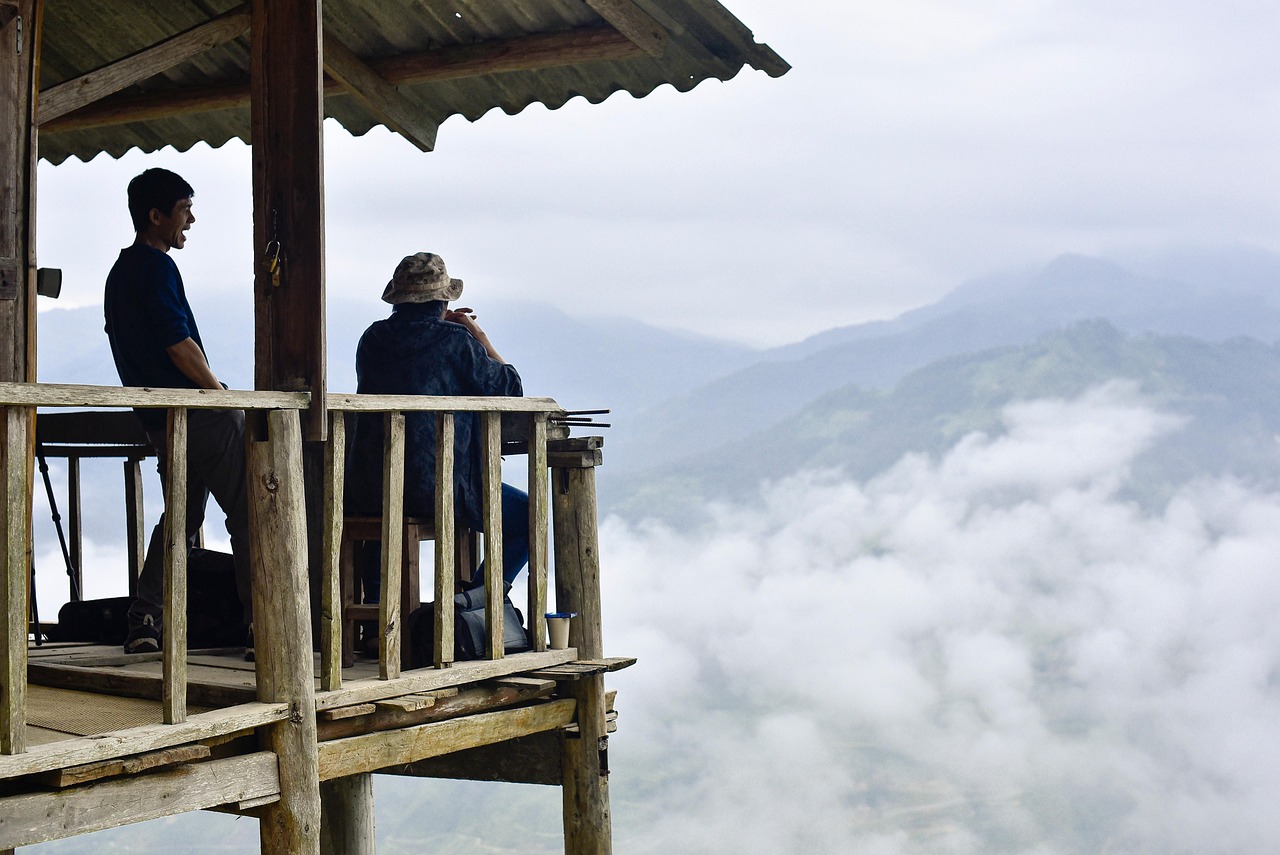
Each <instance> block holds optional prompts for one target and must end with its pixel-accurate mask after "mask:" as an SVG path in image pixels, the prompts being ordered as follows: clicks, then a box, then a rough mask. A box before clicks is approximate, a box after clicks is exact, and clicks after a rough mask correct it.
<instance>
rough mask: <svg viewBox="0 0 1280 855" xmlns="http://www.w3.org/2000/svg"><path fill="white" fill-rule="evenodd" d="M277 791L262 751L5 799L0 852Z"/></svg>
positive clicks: (272, 762) (0, 806) (270, 762)
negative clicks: (1, 849)
mask: <svg viewBox="0 0 1280 855" xmlns="http://www.w3.org/2000/svg"><path fill="white" fill-rule="evenodd" d="M278 790H279V777H278V774H277V772H276V758H275V756H274V755H272V754H271V753H269V752H265V751H263V752H258V753H255V754H248V755H244V756H242V757H233V758H230V759H227V760H211V761H208V762H204V763H192V764H188V765H184V766H180V767H178V768H176V769H172V770H169V771H163V772H154V773H151V774H148V775H144V776H137V777H130V778H125V779H122V780H118V781H105V782H102V783H98V784H91V785H88V786H83V787H72V788H71V789H67V790H61V791H57V792H51V793H28V794H24V795H19V796H9V797H8V798H0V848H3V847H17V846H29V845H32V844H35V843H43V842H45V841H48V840H58V839H60V838H63V837H72V836H74V835H77V834H87V833H89V832H92V831H101V830H102V829H105V828H114V827H116V826H120V825H125V824H128V823H133V822H142V821H143V820H148V819H158V818H159V817H162V816H172V815H174V814H178V813H185V812H186V811H191V810H200V809H201V808H208V807H213V806H214V805H222V804H227V803H231V802H240V801H245V800H249V799H256V798H262V797H265V796H269V795H271V794H272V793H275V792H276V791H278Z"/></svg>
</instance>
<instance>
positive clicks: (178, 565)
mask: <svg viewBox="0 0 1280 855" xmlns="http://www.w3.org/2000/svg"><path fill="white" fill-rule="evenodd" d="M168 430H169V439H168V442H169V453H168V454H167V455H166V456H165V496H164V509H165V514H164V620H163V625H164V633H163V635H162V637H161V643H162V646H163V650H164V721H165V724H177V723H179V722H182V721H185V720H186V718H187V550H188V549H189V544H188V542H187V411H186V410H184V409H180V408H174V409H171V410H169V427H168Z"/></svg>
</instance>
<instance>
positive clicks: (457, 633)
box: [409, 585, 529, 668]
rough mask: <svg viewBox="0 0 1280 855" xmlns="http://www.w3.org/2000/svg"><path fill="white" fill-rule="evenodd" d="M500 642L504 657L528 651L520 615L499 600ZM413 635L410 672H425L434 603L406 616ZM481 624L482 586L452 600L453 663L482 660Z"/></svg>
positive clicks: (430, 657) (431, 653) (431, 648)
mask: <svg viewBox="0 0 1280 855" xmlns="http://www.w3.org/2000/svg"><path fill="white" fill-rule="evenodd" d="M502 602H503V607H502V608H503V611H502V641H503V651H504V652H506V653H520V652H522V651H525V650H528V649H529V635H528V633H526V632H525V629H524V615H522V614H521V613H520V610H519V609H517V608H516V607H515V605H514V604H513V603H512V602H511V600H509V599H507V598H505V597H504V598H503V601H502ZM409 627H410V631H411V632H412V633H413V661H412V662H411V663H410V665H409V667H411V668H425V667H427V666H429V665H432V664H434V662H435V643H436V642H435V638H436V633H435V627H436V608H435V603H424V604H423V605H421V606H419V607H418V608H416V609H414V610H413V613H412V614H411V615H409ZM486 638H487V633H486V632H485V620H484V586H483V585H481V586H480V587H478V588H472V589H471V590H469V591H462V592H461V593H459V594H458V595H457V596H455V597H454V598H453V659H454V661H455V662H465V661H468V660H471V659H483V658H484V656H485V653H486Z"/></svg>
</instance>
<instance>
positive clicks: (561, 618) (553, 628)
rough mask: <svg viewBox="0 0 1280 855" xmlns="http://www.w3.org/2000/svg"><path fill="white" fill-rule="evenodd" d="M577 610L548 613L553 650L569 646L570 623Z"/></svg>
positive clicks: (548, 629) (548, 631)
mask: <svg viewBox="0 0 1280 855" xmlns="http://www.w3.org/2000/svg"><path fill="white" fill-rule="evenodd" d="M577 614H578V613H577V612H550V613H548V614H547V635H548V636H550V639H551V643H550V645H549V646H550V648H551V649H552V650H564V649H566V648H567V647H568V646H569V623H570V621H571V620H572V619H573V618H574V617H576V616H577Z"/></svg>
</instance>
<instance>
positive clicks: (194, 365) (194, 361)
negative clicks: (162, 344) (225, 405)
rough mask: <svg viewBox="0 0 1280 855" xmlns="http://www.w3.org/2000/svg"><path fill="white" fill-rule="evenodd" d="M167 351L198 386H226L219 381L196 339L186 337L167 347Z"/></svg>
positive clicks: (179, 367) (180, 369)
mask: <svg viewBox="0 0 1280 855" xmlns="http://www.w3.org/2000/svg"><path fill="white" fill-rule="evenodd" d="M165 351H166V352H167V353H168V354H169V359H171V360H172V361H173V364H174V365H175V366H176V367H177V369H178V370H179V371H181V372H182V373H183V374H184V375H186V377H187V379H188V380H190V381H191V382H192V383H195V384H196V386H197V388H200V389H225V388H226V387H225V386H223V385H222V384H221V383H220V382H218V377H217V375H215V374H214V373H213V369H212V368H210V367H209V362H208V360H206V359H205V358H204V351H203V350H201V349H200V345H198V344H196V342H195V339H191V338H184V339H183V340H182V341H180V342H178V343H177V344H175V345H172V346H170V347H167V348H165Z"/></svg>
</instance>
